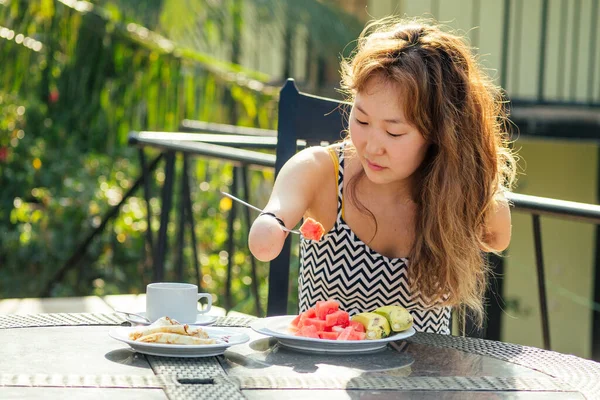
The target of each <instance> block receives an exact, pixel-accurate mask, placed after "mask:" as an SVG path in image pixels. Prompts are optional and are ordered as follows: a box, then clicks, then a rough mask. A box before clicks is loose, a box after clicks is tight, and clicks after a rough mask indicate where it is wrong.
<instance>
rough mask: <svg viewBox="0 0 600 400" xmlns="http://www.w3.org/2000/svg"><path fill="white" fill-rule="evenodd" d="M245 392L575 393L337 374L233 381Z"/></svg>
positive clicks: (512, 381)
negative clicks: (273, 390)
mask: <svg viewBox="0 0 600 400" xmlns="http://www.w3.org/2000/svg"><path fill="white" fill-rule="evenodd" d="M229 379H230V380H231V381H232V382H234V383H235V384H236V385H238V386H240V388H241V389H273V388H277V389H323V390H326V389H338V390H400V391H412V390H417V391H423V390H428V391H432V390H433V391H523V392H526V391H527V392H531V391H537V392H573V391H574V389H573V388H572V387H570V386H569V385H567V384H565V383H564V382H562V381H561V380H559V379H553V378H529V377H491V376H475V377H455V376H442V377H428V376H414V377H397V376H369V375H359V376H355V377H352V378H348V377H346V378H341V377H336V376H333V375H330V376H315V375H309V374H307V375H294V376H234V377H230V378H229Z"/></svg>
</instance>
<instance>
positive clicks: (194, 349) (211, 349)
mask: <svg viewBox="0 0 600 400" xmlns="http://www.w3.org/2000/svg"><path fill="white" fill-rule="evenodd" d="M136 329H139V328H137V327H117V328H113V329H111V330H110V331H109V332H108V334H109V336H110V337H112V338H113V339H115V340H118V341H120V342H123V343H126V344H128V345H129V346H130V347H131V348H133V349H134V350H136V351H139V352H140V353H146V354H152V355H159V356H171V357H198V356H207V357H208V356H212V355H217V354H222V353H223V352H224V351H225V350H226V349H227V348H229V347H231V346H235V345H238V344H243V343H246V342H247V341H249V340H250V337H249V336H248V335H247V334H246V333H244V332H240V331H236V330H231V329H226V328H216V327H206V328H203V329H204V330H205V331H206V332H207V333H208V334H209V336H212V337H214V336H225V335H231V336H232V339H233V340H232V341H230V342H227V343H215V344H202V345H180V344H162V343H144V342H137V341H135V340H131V339H129V337H128V334H129V333H130V332H132V331H135V330H136Z"/></svg>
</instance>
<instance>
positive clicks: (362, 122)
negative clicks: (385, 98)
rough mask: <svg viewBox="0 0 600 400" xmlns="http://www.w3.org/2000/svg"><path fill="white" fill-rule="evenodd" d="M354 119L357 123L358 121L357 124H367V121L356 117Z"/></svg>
mask: <svg viewBox="0 0 600 400" xmlns="http://www.w3.org/2000/svg"><path fill="white" fill-rule="evenodd" d="M355 119H356V122H358V123H359V124H361V125H367V124H368V122H365V121H361V120H359V119H358V118H355Z"/></svg>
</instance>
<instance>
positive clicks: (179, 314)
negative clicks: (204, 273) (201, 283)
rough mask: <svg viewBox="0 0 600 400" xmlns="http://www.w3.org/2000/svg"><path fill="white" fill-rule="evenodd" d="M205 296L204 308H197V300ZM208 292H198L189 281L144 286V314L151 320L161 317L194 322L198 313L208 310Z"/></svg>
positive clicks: (209, 303)
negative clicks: (205, 303)
mask: <svg viewBox="0 0 600 400" xmlns="http://www.w3.org/2000/svg"><path fill="white" fill-rule="evenodd" d="M201 298H205V299H206V301H207V305H206V308H205V309H203V310H198V301H199V300H200V299H201ZM211 306H212V296H211V294H210V293H198V286H196V285H193V284H191V283H177V282H157V283H151V284H149V285H148V286H146V316H147V317H148V319H149V320H150V321H152V322H154V321H156V320H157V319H159V318H162V317H169V318H173V319H176V320H177V321H179V322H181V323H183V324H193V323H194V322H196V319H197V317H198V314H204V313H207V312H209V311H210V308H211Z"/></svg>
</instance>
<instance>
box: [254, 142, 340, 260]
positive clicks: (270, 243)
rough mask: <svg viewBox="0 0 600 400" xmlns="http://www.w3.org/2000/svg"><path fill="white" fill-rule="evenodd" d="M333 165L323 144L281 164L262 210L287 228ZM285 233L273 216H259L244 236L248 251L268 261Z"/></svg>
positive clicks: (296, 221)
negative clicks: (271, 214) (246, 237)
mask: <svg viewBox="0 0 600 400" xmlns="http://www.w3.org/2000/svg"><path fill="white" fill-rule="evenodd" d="M332 171H333V165H332V160H331V157H330V156H329V154H328V151H327V149H326V148H324V147H318V146H316V147H309V148H307V149H304V150H302V151H301V152H299V153H298V154H296V155H294V156H293V157H292V158H290V160H289V161H288V162H287V163H285V165H284V166H283V168H282V169H281V171H279V175H278V176H277V179H276V180H275V185H274V186H273V192H272V193H271V197H270V198H269V202H268V203H267V205H266V207H265V208H264V211H265V212H270V213H273V214H275V215H276V216H277V217H279V218H281V219H282V220H283V221H284V223H285V225H286V226H287V227H288V228H293V227H294V226H296V224H298V222H299V221H300V219H301V218H302V216H303V215H304V214H305V212H306V210H308V209H309V208H310V206H311V204H313V201H314V200H315V198H316V197H317V195H318V193H320V191H319V190H318V189H319V188H320V187H322V185H323V183H324V182H325V179H331V173H332ZM286 236H287V232H284V231H283V230H282V229H281V227H280V225H279V223H278V222H277V220H276V219H275V218H273V217H272V216H268V215H261V216H259V217H258V218H256V220H254V223H253V224H252V227H251V228H250V234H249V236H248V247H249V248H250V252H251V253H252V254H253V255H254V257H256V258H257V259H259V260H261V261H271V260H272V259H274V258H275V257H277V256H278V255H279V253H280V252H281V249H282V248H283V244H284V241H285V238H286Z"/></svg>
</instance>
